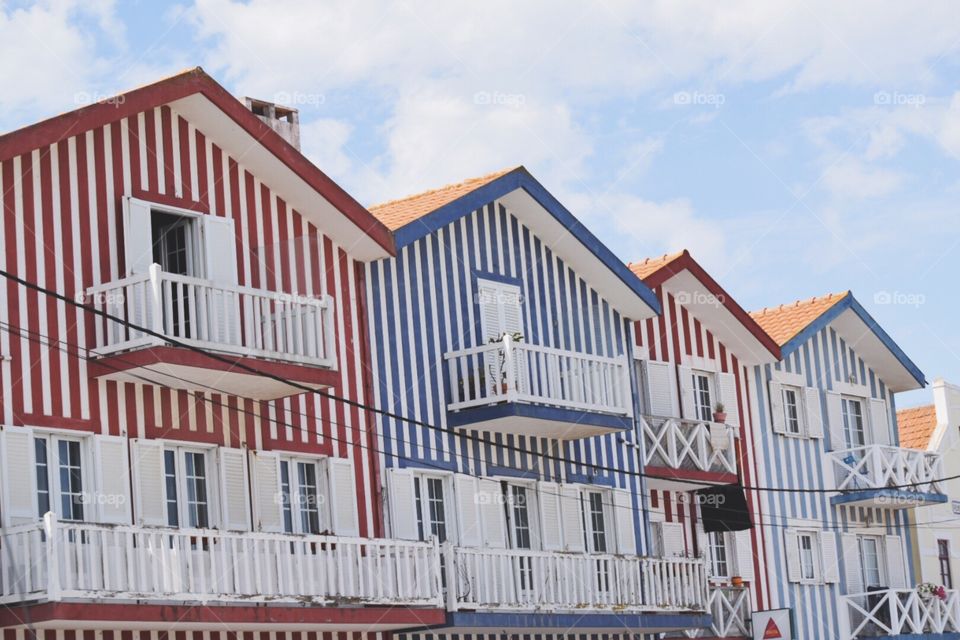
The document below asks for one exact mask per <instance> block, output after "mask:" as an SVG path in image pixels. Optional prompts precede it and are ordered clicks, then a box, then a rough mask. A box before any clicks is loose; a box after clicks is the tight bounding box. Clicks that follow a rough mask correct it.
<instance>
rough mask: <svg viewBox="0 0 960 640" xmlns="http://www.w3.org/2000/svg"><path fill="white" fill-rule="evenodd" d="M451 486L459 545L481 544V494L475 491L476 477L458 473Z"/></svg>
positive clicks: (471, 545)
mask: <svg viewBox="0 0 960 640" xmlns="http://www.w3.org/2000/svg"><path fill="white" fill-rule="evenodd" d="M453 487H454V491H455V492H456V496H457V500H456V503H457V523H458V526H457V531H458V532H459V533H460V537H459V543H460V546H463V547H479V546H481V545H482V544H483V532H482V530H481V529H480V504H479V503H480V498H481V496H480V495H478V492H477V479H476V478H474V477H473V476H467V475H463V474H459V473H458V474H456V475H455V476H454V477H453ZM484 497H487V496H484Z"/></svg>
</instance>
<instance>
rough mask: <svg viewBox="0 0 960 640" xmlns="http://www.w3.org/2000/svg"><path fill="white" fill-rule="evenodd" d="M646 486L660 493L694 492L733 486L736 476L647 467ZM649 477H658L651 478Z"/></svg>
mask: <svg viewBox="0 0 960 640" xmlns="http://www.w3.org/2000/svg"><path fill="white" fill-rule="evenodd" d="M643 471H644V473H646V474H648V477H647V486H648V487H650V488H652V489H659V490H661V491H695V490H696V489H703V488H705V487H709V486H712V485H717V484H733V483H734V482H736V481H737V480H738V477H737V474H735V473H729V472H727V471H700V470H698V469H672V468H670V467H654V466H647V467H646V468H645V469H644V470H643ZM649 476H658V477H656V478H652V477H649ZM701 483H702V484H701Z"/></svg>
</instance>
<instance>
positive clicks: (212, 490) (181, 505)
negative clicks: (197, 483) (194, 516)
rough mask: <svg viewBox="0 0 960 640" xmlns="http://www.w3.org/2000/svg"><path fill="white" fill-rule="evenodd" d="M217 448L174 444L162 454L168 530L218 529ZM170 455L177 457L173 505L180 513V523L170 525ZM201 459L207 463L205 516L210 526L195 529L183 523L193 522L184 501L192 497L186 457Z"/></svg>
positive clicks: (192, 444) (204, 477)
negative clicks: (195, 456)
mask: <svg viewBox="0 0 960 640" xmlns="http://www.w3.org/2000/svg"><path fill="white" fill-rule="evenodd" d="M215 450H216V447H215V446H204V445H202V444H194V443H179V442H177V443H171V442H164V443H163V445H162V451H163V477H164V499H165V500H164V501H165V503H166V504H165V506H166V507H167V526H168V527H176V528H178V529H201V530H203V529H213V528H215V527H216V524H215V523H216V522H217V517H216V516H217V513H219V507H220V505H219V502H218V500H219V497H220V496H219V495H218V492H217V481H216V479H217V472H218V468H217V464H216V460H215V456H214V455H213V453H214V452H215ZM167 452H171V453H173V454H174V482H175V485H176V489H177V495H176V498H175V501H174V503H175V504H176V510H177V523H176V524H170V510H169V509H170V502H171V500H170V495H169V492H168V491H167V484H166V483H167V480H168V477H169V475H170V474H169V473H168V472H167ZM187 453H190V454H194V455H197V454H199V455H202V456H203V461H204V463H203V464H204V476H203V479H204V484H205V485H206V486H205V490H206V508H207V511H206V516H207V526H206V527H201V526H199V525H198V526H194V525H187V526H184V523H188V522H190V504H189V501H188V500H184V497H185V496H187V495H189V494H188V492H187V477H186V454H187Z"/></svg>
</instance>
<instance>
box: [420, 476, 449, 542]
mask: <svg viewBox="0 0 960 640" xmlns="http://www.w3.org/2000/svg"><path fill="white" fill-rule="evenodd" d="M443 483H444V480H443V478H438V477H434V476H416V477H414V479H413V488H414V493H415V498H416V504H417V528H418V529H419V531H420V539H421V540H426V539H427V538H429V537H430V536H436V537H437V540H439V541H440V542H441V543H443V542H446V541H447V511H446V504H445V503H444V500H443V493H444V490H443Z"/></svg>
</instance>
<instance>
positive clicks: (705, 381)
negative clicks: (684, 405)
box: [693, 373, 713, 422]
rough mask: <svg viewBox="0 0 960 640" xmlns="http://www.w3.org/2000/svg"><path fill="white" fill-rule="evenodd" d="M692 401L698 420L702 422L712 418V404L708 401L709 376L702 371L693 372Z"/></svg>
mask: <svg viewBox="0 0 960 640" xmlns="http://www.w3.org/2000/svg"><path fill="white" fill-rule="evenodd" d="M693 403H694V407H695V410H696V414H697V417H698V418H699V419H700V420H703V421H704V422H709V421H710V420H713V406H712V403H711V402H710V378H708V377H707V376H705V375H703V374H702V373H695V374H693Z"/></svg>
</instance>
